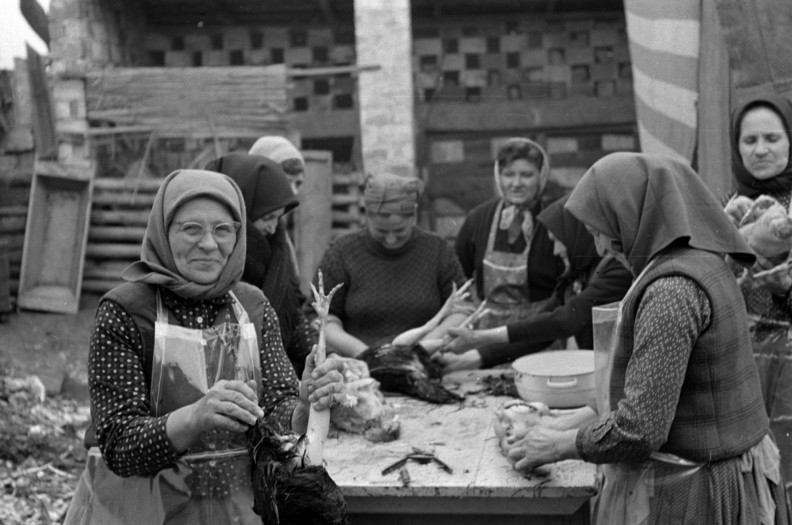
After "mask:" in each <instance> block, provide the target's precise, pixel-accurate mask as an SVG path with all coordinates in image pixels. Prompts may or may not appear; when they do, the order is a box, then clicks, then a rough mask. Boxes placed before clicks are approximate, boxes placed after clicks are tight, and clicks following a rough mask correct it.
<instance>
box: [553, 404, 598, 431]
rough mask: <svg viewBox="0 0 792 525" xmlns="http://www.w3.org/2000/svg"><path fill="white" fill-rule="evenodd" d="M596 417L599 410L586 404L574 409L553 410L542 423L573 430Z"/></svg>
mask: <svg viewBox="0 0 792 525" xmlns="http://www.w3.org/2000/svg"><path fill="white" fill-rule="evenodd" d="M595 419H597V412H596V411H595V410H594V409H593V408H591V407H589V406H584V407H581V408H578V409H574V410H563V411H558V412H557V413H556V414H553V413H552V412H551V415H550V416H549V417H547V418H545V419H543V420H542V424H545V425H547V426H549V427H551V428H555V429H557V430H571V429H573V428H575V429H577V428H581V427H584V426H586V425H587V424H589V423H591V422H592V421H594V420H595Z"/></svg>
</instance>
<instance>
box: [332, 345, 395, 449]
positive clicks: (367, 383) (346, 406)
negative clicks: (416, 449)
mask: <svg viewBox="0 0 792 525" xmlns="http://www.w3.org/2000/svg"><path fill="white" fill-rule="evenodd" d="M333 358H334V359H340V360H342V361H343V362H344V386H345V388H346V392H345V393H344V399H343V400H342V401H341V403H340V404H338V405H336V406H334V407H333V409H332V412H331V414H330V421H331V423H332V424H333V425H334V426H335V427H336V428H338V429H340V430H344V431H347V432H352V433H355V434H363V435H364V436H365V438H366V439H368V440H369V441H372V442H375V443H378V442H386V441H393V440H395V439H398V437H399V433H400V424H399V419H398V415H397V414H396V411H395V410H394V409H393V407H392V406H391V405H389V404H388V403H387V401H386V400H385V396H384V395H383V394H382V392H381V391H380V388H379V381H377V380H376V379H374V378H372V377H371V375H370V374H369V370H368V367H367V366H366V364H365V363H364V362H362V361H360V360H357V359H349V358H344V357H338V356H334V357H333Z"/></svg>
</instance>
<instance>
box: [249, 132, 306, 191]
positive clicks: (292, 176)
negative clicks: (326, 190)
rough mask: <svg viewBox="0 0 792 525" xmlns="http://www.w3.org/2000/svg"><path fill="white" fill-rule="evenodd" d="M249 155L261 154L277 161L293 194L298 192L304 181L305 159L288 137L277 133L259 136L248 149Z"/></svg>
mask: <svg viewBox="0 0 792 525" xmlns="http://www.w3.org/2000/svg"><path fill="white" fill-rule="evenodd" d="M248 153H249V154H250V155H261V156H262V157H267V158H268V159H270V160H272V161H275V162H277V163H278V164H280V165H281V167H282V168H283V171H284V172H285V173H286V177H287V178H288V179H289V183H290V184H291V186H292V189H293V190H294V194H295V195H297V194H299V193H300V189H301V188H302V185H303V182H305V159H304V158H303V155H302V153H300V150H298V149H297V148H296V147H295V146H294V144H292V143H291V142H290V141H289V139H286V138H284V137H279V136H277V135H266V136H264V137H261V138H259V139H258V140H257V141H256V142H255V143H254V144H253V146H251V147H250V151H248Z"/></svg>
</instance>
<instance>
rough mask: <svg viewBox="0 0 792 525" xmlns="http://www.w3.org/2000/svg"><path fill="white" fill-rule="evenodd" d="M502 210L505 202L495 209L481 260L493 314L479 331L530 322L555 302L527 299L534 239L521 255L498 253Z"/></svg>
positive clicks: (483, 282) (484, 283)
mask: <svg viewBox="0 0 792 525" xmlns="http://www.w3.org/2000/svg"><path fill="white" fill-rule="evenodd" d="M502 210H503V201H501V202H499V203H498V206H497V207H496V208H495V215H494V216H493V218H492V226H491V227H490V233H489V237H488V238H487V249H486V250H485V252H484V259H483V260H482V284H483V286H482V292H483V294H484V297H483V298H482V299H486V300H487V308H488V309H489V310H490V314H489V315H487V316H484V317H483V318H482V319H481V320H480V321H479V322H478V324H477V326H476V327H477V328H479V329H482V328H493V327H496V326H503V325H506V324H510V323H514V322H518V321H523V320H525V319H529V318H530V317H532V316H533V315H536V314H537V313H539V312H541V311H543V310H544V309H546V308H547V306H548V305H549V304H550V303H552V302H553V301H554V298H553V296H551V297H549V298H547V299H543V300H541V301H534V302H531V300H530V297H527V289H528V254H529V253H530V251H531V240H532V239H527V240H526V246H525V250H523V251H522V252H521V253H511V252H502V251H498V250H495V237H496V236H497V234H498V223H499V221H500V214H501V211H502Z"/></svg>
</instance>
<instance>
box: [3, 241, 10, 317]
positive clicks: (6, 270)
mask: <svg viewBox="0 0 792 525" xmlns="http://www.w3.org/2000/svg"><path fill="white" fill-rule="evenodd" d="M9 311H11V265H10V261H9V258H8V243H7V242H6V241H5V240H4V239H0V313H5V312H9Z"/></svg>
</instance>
